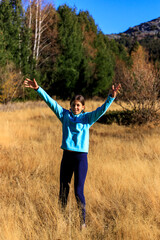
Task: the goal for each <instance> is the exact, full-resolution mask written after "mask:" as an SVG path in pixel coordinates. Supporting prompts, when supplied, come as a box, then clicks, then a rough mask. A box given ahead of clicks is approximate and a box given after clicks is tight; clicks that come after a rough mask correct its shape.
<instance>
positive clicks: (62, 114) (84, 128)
mask: <svg viewBox="0 0 160 240" xmlns="http://www.w3.org/2000/svg"><path fill="white" fill-rule="evenodd" d="M37 93H38V94H39V96H40V97H41V98H42V99H43V100H44V101H45V102H46V103H47V105H48V106H49V107H50V108H51V109H52V111H53V112H54V113H55V114H56V116H57V117H58V118H59V120H60V121H61V123H62V132H63V136H62V146H61V148H62V149H65V150H70V151H75V152H85V153H88V150H89V128H90V127H91V126H92V125H93V124H94V123H95V122H96V121H97V120H98V119H99V118H100V117H101V116H102V115H103V114H105V112H106V111H107V109H108V108H109V106H110V105H111V103H112V102H113V101H114V98H112V97H111V96H108V98H107V100H106V101H105V103H104V104H103V105H102V106H101V107H99V108H97V109H96V110H95V111H93V112H85V113H80V114H78V115H74V114H73V113H72V111H69V110H66V109H64V108H63V107H61V106H60V105H59V104H58V103H57V102H56V101H55V100H53V99H52V98H51V97H50V96H49V95H48V94H47V93H46V92H45V91H44V90H43V89H42V88H41V87H39V88H38V90H37Z"/></svg>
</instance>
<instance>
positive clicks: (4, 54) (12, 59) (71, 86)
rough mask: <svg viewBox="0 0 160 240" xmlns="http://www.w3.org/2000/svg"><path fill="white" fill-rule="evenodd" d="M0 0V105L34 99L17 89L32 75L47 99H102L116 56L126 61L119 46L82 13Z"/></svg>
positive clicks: (39, 2)
mask: <svg viewBox="0 0 160 240" xmlns="http://www.w3.org/2000/svg"><path fill="white" fill-rule="evenodd" d="M27 5H28V6H27V8H26V7H25V8H24V6H23V4H22V2H21V0H2V1H0V101H1V102H7V101H9V100H11V99H12V100H13V99H14V98H16V99H17V98H18V99H21V98H22V99H24V98H25V99H26V98H32V99H34V98H35V97H36V94H35V93H34V92H30V91H24V90H23V88H22V87H21V85H22V82H23V80H24V78H25V77H29V78H33V77H35V78H36V80H37V81H38V83H39V84H40V85H41V86H42V87H44V88H45V89H46V90H47V92H48V93H49V94H50V95H56V96H57V97H60V98H63V99H67V98H68V97H70V96H71V95H72V94H73V93H82V94H84V95H85V96H86V97H93V96H95V95H97V96H102V97H103V96H106V93H107V91H108V89H109V88H110V86H111V84H112V81H113V79H114V74H115V65H116V58H118V59H122V60H123V61H125V62H129V56H128V54H127V51H126V50H125V47H124V46H123V45H122V44H119V43H116V42H115V41H114V40H109V39H108V38H107V37H106V36H105V35H104V34H103V33H102V32H101V30H100V29H99V27H98V26H97V25H96V24H95V21H94V19H93V17H92V16H91V15H90V14H89V12H88V11H79V12H78V13H77V10H76V8H70V7H68V6H67V5H63V6H60V7H59V8H58V9H57V10H56V9H55V7H54V5H52V4H46V3H44V2H42V0H33V1H31V0H29V1H28V4H27Z"/></svg>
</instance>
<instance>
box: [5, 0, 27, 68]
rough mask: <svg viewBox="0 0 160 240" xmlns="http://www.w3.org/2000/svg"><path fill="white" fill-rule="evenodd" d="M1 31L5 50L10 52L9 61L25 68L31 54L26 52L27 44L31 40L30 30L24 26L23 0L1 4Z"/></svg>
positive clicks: (11, 0) (9, 0) (12, 0)
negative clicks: (29, 36)
mask: <svg viewBox="0 0 160 240" xmlns="http://www.w3.org/2000/svg"><path fill="white" fill-rule="evenodd" d="M0 31H1V32H2V34H3V49H5V51H6V52H8V54H7V56H8V60H11V61H14V63H15V64H16V66H17V67H18V68H22V66H23V67H24V66H25V65H26V64H27V61H26V58H27V56H28V54H29V53H28V52H26V42H27V41H28V39H29V38H28V30H27V29H26V28H25V26H24V11H23V7H22V2H21V0H2V1H1V2H0ZM22 69H23V68H22ZM28 69H29V67H28Z"/></svg>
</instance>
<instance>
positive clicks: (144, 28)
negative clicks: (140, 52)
mask: <svg viewBox="0 0 160 240" xmlns="http://www.w3.org/2000/svg"><path fill="white" fill-rule="evenodd" d="M107 36H108V37H109V38H111V39H120V38H121V37H132V38H136V39H137V40H138V41H140V40H142V39H144V38H146V37H154V38H157V37H158V38H159V37H160V17H158V18H156V19H153V20H151V21H148V22H144V23H141V24H140V25H137V26H135V27H130V28H129V29H128V30H127V31H125V32H123V33H119V34H109V35H107Z"/></svg>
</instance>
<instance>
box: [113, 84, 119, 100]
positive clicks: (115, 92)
mask: <svg viewBox="0 0 160 240" xmlns="http://www.w3.org/2000/svg"><path fill="white" fill-rule="evenodd" d="M120 88H121V84H120V83H119V84H118V86H117V87H116V88H115V86H114V85H112V97H113V98H115V97H116V96H117V93H119V90H120Z"/></svg>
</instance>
